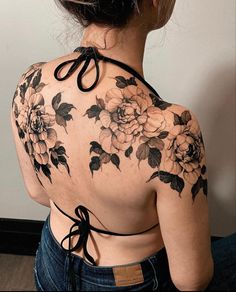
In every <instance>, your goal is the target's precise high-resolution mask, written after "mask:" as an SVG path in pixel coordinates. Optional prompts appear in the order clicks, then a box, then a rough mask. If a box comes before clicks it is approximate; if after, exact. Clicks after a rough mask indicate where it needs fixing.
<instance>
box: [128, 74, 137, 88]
mask: <svg viewBox="0 0 236 292" xmlns="http://www.w3.org/2000/svg"><path fill="white" fill-rule="evenodd" d="M127 84H128V85H136V86H137V83H136V81H135V77H134V76H132V77H130V79H127Z"/></svg>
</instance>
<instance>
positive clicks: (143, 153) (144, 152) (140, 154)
mask: <svg viewBox="0 0 236 292" xmlns="http://www.w3.org/2000/svg"><path fill="white" fill-rule="evenodd" d="M149 149H150V148H149V146H148V145H147V144H145V143H143V144H140V145H139V146H138V149H137V151H136V157H137V158H138V160H145V159H147V157H148V154H149Z"/></svg>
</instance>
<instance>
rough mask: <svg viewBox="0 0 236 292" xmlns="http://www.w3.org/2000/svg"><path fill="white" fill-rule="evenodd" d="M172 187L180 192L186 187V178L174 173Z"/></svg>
mask: <svg viewBox="0 0 236 292" xmlns="http://www.w3.org/2000/svg"><path fill="white" fill-rule="evenodd" d="M170 187H171V188H172V189H173V190H175V191H177V192H178V193H179V194H180V193H181V192H182V190H183V188H184V180H183V179H182V178H181V177H179V176H178V175H173V176H172V180H171V184H170Z"/></svg>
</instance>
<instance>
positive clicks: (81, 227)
mask: <svg viewBox="0 0 236 292" xmlns="http://www.w3.org/2000/svg"><path fill="white" fill-rule="evenodd" d="M54 205H55V206H56V207H57V209H58V210H59V211H60V212H61V213H62V214H64V215H65V216H66V217H68V218H70V219H71V220H72V221H73V222H74V224H73V225H72V226H71V228H70V231H69V233H68V234H67V235H66V236H65V237H64V238H63V239H62V241H61V247H62V248H63V249H64V250H65V251H67V252H68V256H69V271H68V273H69V278H70V281H71V283H72V288H73V291H76V281H75V273H74V268H73V263H72V258H71V252H73V251H75V250H78V249H80V248H81V247H83V251H84V255H85V257H86V258H87V259H88V261H89V262H90V263H91V264H92V265H93V266H96V263H95V260H94V258H93V257H92V256H91V255H90V254H89V253H88V250H87V241H88V236H89V233H90V230H93V231H96V232H99V233H103V234H110V235H117V236H130V235H138V234H141V233H144V232H147V231H149V230H151V229H153V228H154V227H156V226H157V225H159V222H158V223H156V224H155V225H153V226H152V227H150V228H148V229H146V230H144V231H141V232H137V233H117V232H112V231H109V230H103V229H99V228H96V227H94V226H92V225H90V220H89V213H88V211H90V210H89V209H87V208H86V207H84V206H82V205H79V206H78V207H76V208H75V214H76V216H77V217H78V218H79V219H80V220H78V219H75V218H73V217H71V216H70V215H68V214H66V213H65V212H64V211H63V210H62V209H61V208H59V207H58V206H57V204H56V203H54ZM90 212H91V211H90ZM91 213H92V214H93V212H91ZM75 227H77V229H75ZM74 229H75V230H74ZM75 235H79V239H78V241H77V243H76V244H75V246H73V247H71V240H72V237H73V236H75ZM66 239H68V240H69V248H68V249H66V248H64V247H63V243H64V241H65V240H66Z"/></svg>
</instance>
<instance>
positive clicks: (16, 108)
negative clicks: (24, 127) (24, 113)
mask: <svg viewBox="0 0 236 292" xmlns="http://www.w3.org/2000/svg"><path fill="white" fill-rule="evenodd" d="M13 111H14V116H15V118H16V119H17V118H18V116H19V109H18V106H17V103H15V102H14V103H13Z"/></svg>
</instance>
